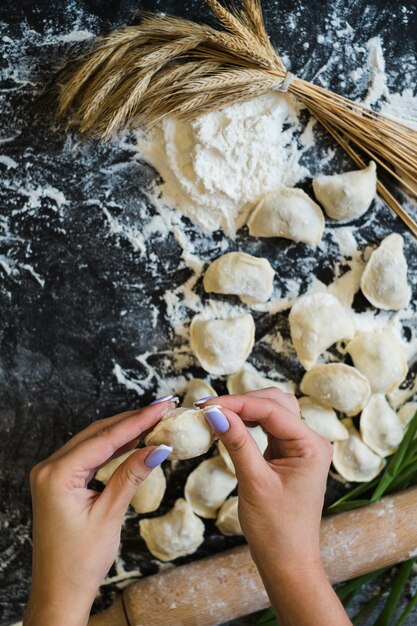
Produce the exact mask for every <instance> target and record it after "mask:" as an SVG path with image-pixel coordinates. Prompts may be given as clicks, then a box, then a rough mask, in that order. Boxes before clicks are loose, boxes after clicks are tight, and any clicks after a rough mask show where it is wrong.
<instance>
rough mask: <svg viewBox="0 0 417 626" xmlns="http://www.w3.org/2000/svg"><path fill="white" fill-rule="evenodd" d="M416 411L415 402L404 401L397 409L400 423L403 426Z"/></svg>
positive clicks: (416, 403) (416, 404) (416, 405)
mask: <svg viewBox="0 0 417 626" xmlns="http://www.w3.org/2000/svg"><path fill="white" fill-rule="evenodd" d="M416 413H417V402H406V403H405V404H403V405H402V407H401V408H400V409H399V410H398V411H397V415H398V417H399V418H400V422H401V424H402V425H403V426H404V427H405V426H407V424H408V423H409V422H410V420H412V419H413V417H414V415H415V414H416Z"/></svg>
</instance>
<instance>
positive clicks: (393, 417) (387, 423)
mask: <svg viewBox="0 0 417 626" xmlns="http://www.w3.org/2000/svg"><path fill="white" fill-rule="evenodd" d="M359 427H360V431H361V436H362V439H363V441H364V442H365V443H366V445H367V446H368V447H369V448H371V450H373V451H374V452H376V453H377V454H379V455H380V456H388V455H389V454H392V453H393V452H395V450H396V449H397V448H398V446H399V445H400V443H401V441H402V438H403V436H404V427H403V425H402V423H401V420H400V418H399V417H398V415H397V414H396V412H395V411H394V410H393V409H392V408H391V407H390V405H389V404H388V402H387V400H386V398H385V396H383V395H381V394H378V395H375V396H371V398H370V400H369V402H368V404H367V405H366V407H365V408H364V410H363V411H362V414H361V419H360V424H359Z"/></svg>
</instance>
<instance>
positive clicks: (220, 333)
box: [190, 314, 255, 376]
mask: <svg viewBox="0 0 417 626" xmlns="http://www.w3.org/2000/svg"><path fill="white" fill-rule="evenodd" d="M190 338H191V348H192V349H193V351H194V353H195V355H196V357H197V358H198V360H199V361H200V364H201V366H202V367H203V368H204V369H205V370H206V372H209V373H210V374H216V376H223V375H225V374H233V373H234V372H237V371H238V370H239V369H240V368H241V367H242V366H243V364H244V362H245V361H246V359H247V358H248V356H249V354H250V353H251V351H252V348H253V344H254V341H255V322H254V321H253V317H252V315H249V314H248V315H241V316H240V317H234V318H229V319H214V320H204V319H201V318H199V317H197V316H196V317H194V318H193V321H192V322H191V328H190Z"/></svg>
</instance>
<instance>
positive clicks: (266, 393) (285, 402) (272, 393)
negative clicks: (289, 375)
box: [243, 387, 301, 417]
mask: <svg viewBox="0 0 417 626" xmlns="http://www.w3.org/2000/svg"><path fill="white" fill-rule="evenodd" d="M243 395H245V396H255V397H256V398H269V399H270V400H275V402H278V404H280V405H281V406H283V407H285V408H286V409H288V410H289V411H291V412H292V413H294V414H295V415H297V416H298V417H299V416H300V413H301V412H300V405H299V404H298V400H297V398H296V397H295V396H294V394H292V393H286V392H285V391H282V389H278V387H266V388H265V389H256V390H254V391H248V392H246V393H245V394H243Z"/></svg>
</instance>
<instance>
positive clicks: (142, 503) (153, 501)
mask: <svg viewBox="0 0 417 626" xmlns="http://www.w3.org/2000/svg"><path fill="white" fill-rule="evenodd" d="M133 452H136V450H131V451H130V452H127V453H126V454H122V456H119V457H117V459H113V461H110V463H107V465H105V466H104V467H102V468H101V469H99V470H98V472H97V474H96V475H95V478H96V479H97V480H100V481H101V482H102V483H104V484H107V483H108V482H109V480H110V478H111V477H112V475H113V473H114V472H115V471H116V469H117V468H118V467H119V465H121V464H122V463H123V461H125V460H126V459H127V458H128V457H129V456H130V455H131V454H133ZM166 486H167V481H166V478H165V474H164V472H163V470H162V467H161V466H160V465H158V466H157V467H155V469H153V470H152V472H151V473H150V474H149V475H148V476H147V477H146V478H145V480H144V481H143V483H142V484H141V485H140V486H139V487H138V488H137V490H136V491H135V493H134V495H133V498H132V499H131V501H130V505H131V506H132V507H133V508H134V510H135V511H136V513H152V512H153V511H156V509H157V508H158V507H159V505H160V504H161V502H162V498H163V497H164V494H165V490H166Z"/></svg>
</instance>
